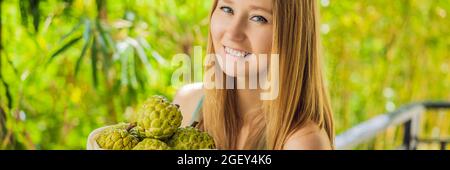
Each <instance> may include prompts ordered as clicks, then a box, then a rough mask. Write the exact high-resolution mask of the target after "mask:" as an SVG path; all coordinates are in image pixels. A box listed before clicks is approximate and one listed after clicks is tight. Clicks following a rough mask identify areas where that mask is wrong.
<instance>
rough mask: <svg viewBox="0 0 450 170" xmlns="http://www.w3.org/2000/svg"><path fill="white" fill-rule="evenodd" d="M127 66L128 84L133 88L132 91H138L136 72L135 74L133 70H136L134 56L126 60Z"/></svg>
mask: <svg viewBox="0 0 450 170" xmlns="http://www.w3.org/2000/svg"><path fill="white" fill-rule="evenodd" d="M128 60H129V61H128V64H129V66H128V68H129V69H128V74H129V75H130V82H131V83H130V84H131V87H132V88H133V89H138V87H139V85H138V80H137V78H136V72H135V70H136V61H135V60H136V56H135V55H132V56H131V57H130V58H128Z"/></svg>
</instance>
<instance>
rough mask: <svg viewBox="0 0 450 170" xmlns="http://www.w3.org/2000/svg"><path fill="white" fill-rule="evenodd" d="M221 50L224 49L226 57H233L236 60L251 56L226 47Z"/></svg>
mask: <svg viewBox="0 0 450 170" xmlns="http://www.w3.org/2000/svg"><path fill="white" fill-rule="evenodd" d="M223 48H224V49H225V53H226V55H229V56H233V57H236V58H245V57H247V56H248V55H250V54H251V53H249V52H246V51H241V50H237V49H234V48H230V47H227V46H223Z"/></svg>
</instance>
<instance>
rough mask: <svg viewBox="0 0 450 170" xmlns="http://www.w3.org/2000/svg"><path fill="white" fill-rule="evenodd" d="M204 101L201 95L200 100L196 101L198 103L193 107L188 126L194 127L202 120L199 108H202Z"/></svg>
mask: <svg viewBox="0 0 450 170" xmlns="http://www.w3.org/2000/svg"><path fill="white" fill-rule="evenodd" d="M204 99H205V96H204V95H203V96H202V97H201V98H200V101H198V103H197V106H196V107H195V110H194V112H193V113H192V118H191V120H190V121H189V125H190V126H194V127H195V126H196V125H197V124H198V123H199V122H200V121H201V119H202V115H201V113H200V110H201V108H202V106H203V100H204Z"/></svg>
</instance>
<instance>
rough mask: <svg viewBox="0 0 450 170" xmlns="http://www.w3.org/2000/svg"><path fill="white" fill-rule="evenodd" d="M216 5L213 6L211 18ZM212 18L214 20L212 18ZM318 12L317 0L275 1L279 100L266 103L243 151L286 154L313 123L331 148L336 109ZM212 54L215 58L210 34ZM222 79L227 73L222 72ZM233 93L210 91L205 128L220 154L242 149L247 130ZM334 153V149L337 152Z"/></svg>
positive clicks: (229, 91) (274, 51) (203, 122)
mask: <svg viewBox="0 0 450 170" xmlns="http://www.w3.org/2000/svg"><path fill="white" fill-rule="evenodd" d="M216 6H217V0H215V1H214V2H213V7H212V10H211V15H212V13H213V12H214V10H215V8H216ZM210 17H211V16H210ZM318 19H319V16H318V9H317V4H316V1H315V0H273V28H274V29H273V42H272V53H273V54H279V58H280V61H279V64H280V67H279V68H280V70H279V72H280V77H279V87H280V90H279V96H278V98H277V99H275V100H272V101H265V102H263V107H262V109H261V112H262V114H260V117H258V118H257V121H255V122H256V124H255V125H254V126H256V127H257V128H256V129H257V130H255V131H253V133H252V134H250V135H249V138H248V139H251V140H247V142H246V143H245V146H244V149H275V150H280V149H283V146H284V144H285V142H286V140H287V139H288V138H289V136H290V135H292V134H293V133H294V132H296V131H297V130H299V129H300V128H302V127H304V126H305V125H306V124H307V123H309V122H313V123H315V124H317V125H318V126H319V127H320V128H321V129H322V128H323V129H325V131H326V133H327V134H328V137H329V139H330V143H331V145H332V147H333V146H334V128H333V117H332V109H331V106H330V101H329V97H328V94H327V90H326V87H325V83H324V80H323V75H322V64H321V61H320V55H319V35H318ZM207 51H208V54H214V53H215V52H214V47H213V42H212V39H211V33H209V40H208V49H207ZM223 77H225V74H224V73H223ZM235 93H236V90H234V89H231V90H230V89H228V90H227V89H206V90H205V100H204V101H205V102H204V104H203V113H202V114H203V119H202V121H201V122H200V124H199V125H200V128H201V129H203V130H205V131H207V132H208V133H209V134H211V135H212V136H213V138H214V140H215V141H216V145H217V147H218V149H237V138H238V135H239V132H240V129H241V127H242V122H241V118H240V117H239V114H238V113H237V112H236V103H235V101H236V100H235ZM333 148H334V147H333Z"/></svg>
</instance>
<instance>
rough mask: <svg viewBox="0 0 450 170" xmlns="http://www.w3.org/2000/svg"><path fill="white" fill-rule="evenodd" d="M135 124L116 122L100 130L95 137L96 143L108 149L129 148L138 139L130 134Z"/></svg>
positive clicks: (134, 144) (135, 143)
mask: <svg viewBox="0 0 450 170" xmlns="http://www.w3.org/2000/svg"><path fill="white" fill-rule="evenodd" d="M134 126H135V125H133V124H122V123H121V124H118V125H115V126H112V127H110V128H107V129H105V130H103V131H102V132H100V134H98V136H97V137H96V141H97V144H98V145H99V146H100V148H102V149H108V150H131V149H132V148H133V147H134V146H136V145H137V144H138V143H139V141H140V139H139V138H138V136H136V135H134V134H132V130H131V129H133V128H134Z"/></svg>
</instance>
